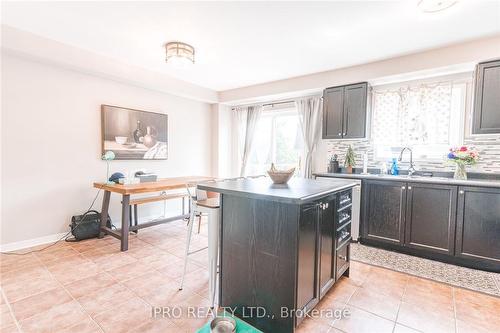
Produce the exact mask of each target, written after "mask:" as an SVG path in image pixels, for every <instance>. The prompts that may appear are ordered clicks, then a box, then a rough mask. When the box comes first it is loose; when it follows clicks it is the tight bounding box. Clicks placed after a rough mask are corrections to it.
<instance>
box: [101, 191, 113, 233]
mask: <svg viewBox="0 0 500 333" xmlns="http://www.w3.org/2000/svg"><path fill="white" fill-rule="evenodd" d="M110 196H111V192H109V191H104V194H103V196H102V208H101V228H100V231H99V238H103V237H104V231H103V228H104V227H106V223H107V222H108V210H109V198H110Z"/></svg>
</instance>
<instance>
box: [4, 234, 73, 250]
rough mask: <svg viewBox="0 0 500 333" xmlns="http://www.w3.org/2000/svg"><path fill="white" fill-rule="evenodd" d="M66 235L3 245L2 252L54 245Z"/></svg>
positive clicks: (55, 235)
mask: <svg viewBox="0 0 500 333" xmlns="http://www.w3.org/2000/svg"><path fill="white" fill-rule="evenodd" d="M64 235H66V233H65V232H63V233H60V234H54V235H48V236H43V237H38V238H32V239H27V240H23V241H19V242H13V243H7V244H2V245H0V251H2V252H10V251H17V250H22V249H25V248H28V247H33V246H38V245H43V244H48V243H53V242H55V241H58V240H59V239H61V238H62V237H63V236H64Z"/></svg>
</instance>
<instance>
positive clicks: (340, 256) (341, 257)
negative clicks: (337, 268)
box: [339, 254, 347, 261]
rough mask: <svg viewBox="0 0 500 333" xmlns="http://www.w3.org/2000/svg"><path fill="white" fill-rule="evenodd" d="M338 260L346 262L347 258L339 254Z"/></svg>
mask: <svg viewBox="0 0 500 333" xmlns="http://www.w3.org/2000/svg"><path fill="white" fill-rule="evenodd" d="M339 258H340V259H342V260H344V261H347V256H342V255H340V254H339Z"/></svg>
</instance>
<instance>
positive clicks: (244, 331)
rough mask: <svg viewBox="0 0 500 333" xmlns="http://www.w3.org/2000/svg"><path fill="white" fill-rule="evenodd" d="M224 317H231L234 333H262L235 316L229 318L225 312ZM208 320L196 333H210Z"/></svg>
mask: <svg viewBox="0 0 500 333" xmlns="http://www.w3.org/2000/svg"><path fill="white" fill-rule="evenodd" d="M224 316H226V317H231V318H233V319H234V320H235V321H236V333H264V332H262V331H260V330H258V329H256V328H255V327H253V326H252V325H250V324H247V323H245V322H244V321H243V320H241V319H240V318H238V317H236V316H231V315H230V314H228V313H227V312H224ZM211 321H212V320H210V321H209V322H208V323H206V324H205V325H203V327H202V328H200V329H199V330H197V331H196V333H210V322H211Z"/></svg>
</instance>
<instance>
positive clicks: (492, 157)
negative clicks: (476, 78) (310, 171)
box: [322, 135, 500, 173]
mask: <svg viewBox="0 0 500 333" xmlns="http://www.w3.org/2000/svg"><path fill="white" fill-rule="evenodd" d="M322 144H323V145H324V144H326V151H327V156H328V157H329V156H331V155H333V154H337V155H338V156H339V162H340V164H341V165H342V164H343V161H344V159H345V153H346V151H347V147H349V145H352V148H353V149H354V153H355V154H356V166H357V167H362V166H363V154H365V153H368V167H369V168H379V167H380V164H381V162H380V161H376V160H375V158H374V148H373V145H372V143H371V142H370V140H368V139H359V140H323V142H322ZM464 145H466V146H467V147H469V148H472V149H474V150H476V151H477V152H478V153H479V162H478V163H477V164H476V165H474V166H471V167H468V170H469V171H473V172H488V173H500V135H495V136H474V137H469V138H466V139H465V140H464ZM407 159H408V157H407V156H405V158H404V160H405V161H406V162H405V163H402V165H401V167H402V168H403V169H405V168H407V167H408V163H407ZM414 163H415V168H416V169H417V170H419V171H433V170H434V171H454V167H453V165H449V164H447V163H445V161H444V160H443V161H442V162H441V161H435V160H434V161H422V160H415V161H414Z"/></svg>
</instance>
